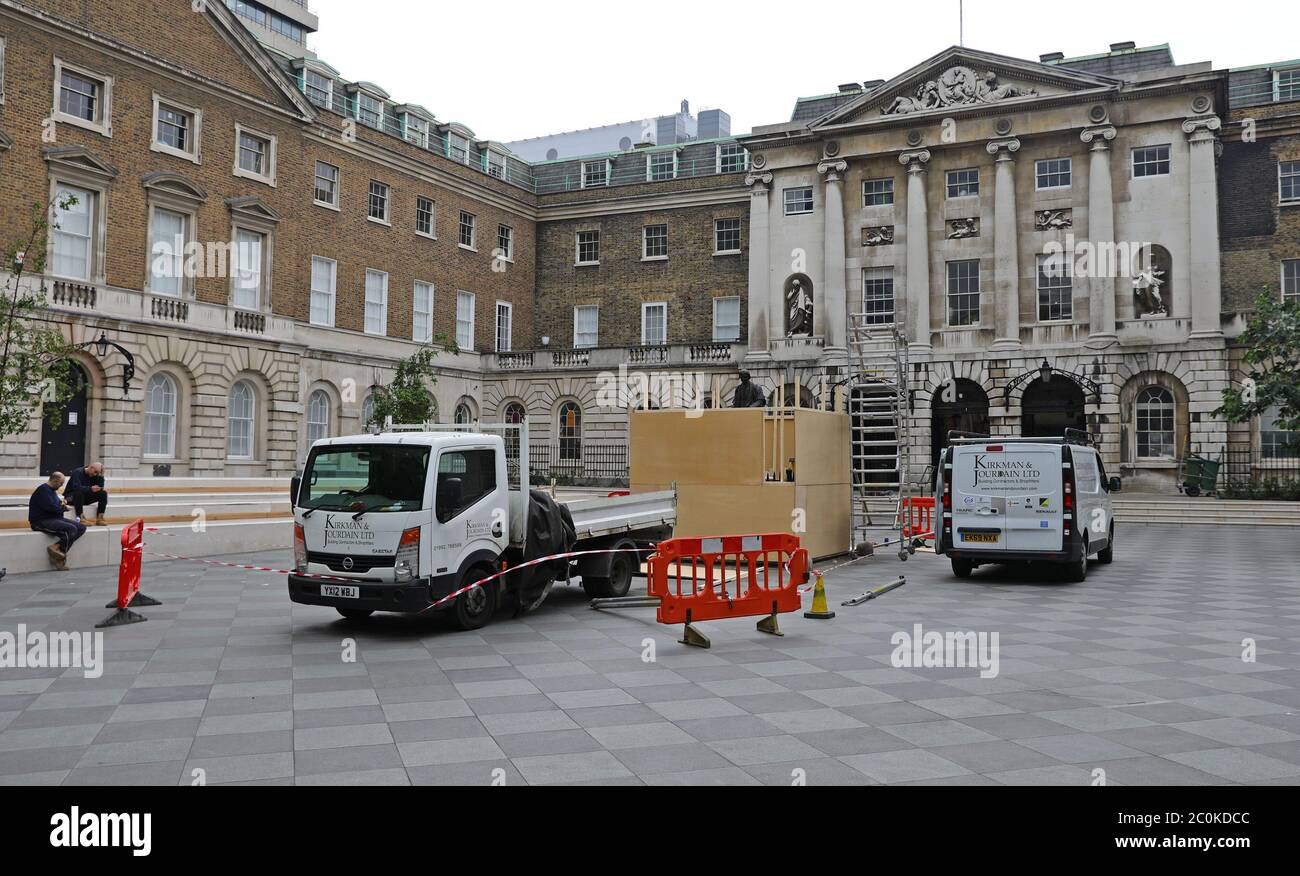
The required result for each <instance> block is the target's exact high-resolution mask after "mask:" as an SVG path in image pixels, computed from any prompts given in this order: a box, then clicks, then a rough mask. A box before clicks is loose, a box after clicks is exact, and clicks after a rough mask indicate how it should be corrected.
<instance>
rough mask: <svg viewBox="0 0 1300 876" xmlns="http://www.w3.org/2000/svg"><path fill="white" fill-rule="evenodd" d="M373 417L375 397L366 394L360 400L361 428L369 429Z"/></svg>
mask: <svg viewBox="0 0 1300 876" xmlns="http://www.w3.org/2000/svg"><path fill="white" fill-rule="evenodd" d="M374 418H375V397H374V396H373V395H368V396H366V397H365V398H364V399H363V400H362V402H361V428H362V429H369V428H370V421H371V420H373V419H374Z"/></svg>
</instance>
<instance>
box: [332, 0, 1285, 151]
mask: <svg viewBox="0 0 1300 876" xmlns="http://www.w3.org/2000/svg"><path fill="white" fill-rule="evenodd" d="M308 3H309V6H310V8H312V9H313V10H314V11H315V12H317V13H318V14H319V15H320V22H321V30H320V32H319V33H318V34H316V36H315V37H314V39H313V41H312V42H311V46H312V48H313V49H314V50H315V51H317V52H318V53H319V54H320V56H321V58H322V59H323V60H325V61H327V62H329V63H330V64H332V65H334V66H335V67H337V68H338V70H339V72H340V73H341V74H342V75H343V76H344V77H346V78H348V79H367V80H370V81H372V82H376V83H378V84H379V85H381V86H383V87H384V88H386V89H387V90H388V91H389V92H391V93H392V95H393V97H394V98H395V99H396V100H398V101H409V102H412V103H418V104H421V105H423V106H424V107H426V108H428V109H429V110H431V111H433V113H434V114H435V115H436V116H437V117H438V118H439V119H440V120H442V121H459V122H462V123H464V124H466V125H468V126H469V127H470V128H472V129H473V130H474V132H475V133H476V134H477V135H478V136H480V137H483V138H490V139H493V140H501V141H508V140H516V139H522V138H525V137H536V136H540V135H542V134H552V133H557V132H559V131H570V130H575V129H579V128H589V127H595V126H598V125H603V124H609V123H612V122H622V121H631V120H633V119H641V118H646V117H651V116H657V115H663V114H665V113H669V112H672V111H674V110H675V109H676V107H677V105H678V104H679V103H680V102H681V100H682V99H683V98H685V99H688V100H690V102H691V109H692V110H693V111H698V110H700V109H703V108H708V107H720V108H722V109H724V110H726V111H727V112H728V113H730V114H731V118H732V130H733V132H743V131H748V130H750V129H751V128H752V127H753V126H755V125H764V124H771V123H773V122H780V121H784V120H786V119H788V118H789V115H790V110H791V108H792V107H793V105H794V100H795V98H796V97H799V96H801V95H814V94H824V93H826V92H830V91H834V90H835V89H836V86H838V85H839V84H840V83H844V82H852V81H855V80H856V81H859V82H860V81H862V80H865V79H888V78H890V77H892V76H894V75H896V74H898V73H901V72H902V71H904V70H906V69H907V68H909V67H911V66H912V65H914V64H916V63H918V62H920V61H922V60H924V59H925V58H927V57H929V56H930V55H932V54H934V53H936V52H938V51H941V50H942V49H944V48H946V47H948V46H950V45H953V44H954V43H956V42H957V41H958V30H957V22H958V15H957V7H958V0H931V2H911V3H875V4H867V3H863V2H860V0H859V2H837V0H829V2H822V3H807V2H795V0H784V2H770V0H751V2H737V0H729V2H717V0H692V2H684V0H656V2H654V3H644V2H604V3H593V2H585V3H578V2H568V0H547V2H531V3H523V2H517V0H495V2H489V3H478V2H465V0H460V2H455V3H444V2H431V0H424V2H412V0H365V2H361V0H308ZM965 6H966V10H965V25H966V29H965V44H966V45H968V46H970V47H972V48H979V49H985V50H988V51H992V52H998V53H1001V54H1005V55H1013V56H1016V57H1022V58H1030V59H1037V58H1038V56H1039V55H1040V54H1042V53H1045V52H1053V51H1059V52H1064V53H1065V54H1066V56H1067V57H1072V56H1076V55H1086V54H1094V53H1097V52H1102V51H1105V50H1106V49H1107V47H1108V46H1109V45H1110V44H1111V43H1113V42H1120V41H1123V40H1133V41H1135V42H1136V43H1137V44H1138V45H1139V46H1147V45H1156V44H1159V43H1166V42H1167V43H1169V44H1170V46H1171V47H1172V49H1173V52H1174V60H1175V61H1177V62H1179V63H1189V62H1192V61H1207V60H1208V61H1213V62H1214V64H1215V66H1216V67H1220V68H1224V67H1243V66H1254V65H1258V64H1268V63H1274V62H1278V61H1285V60H1290V59H1292V58H1294V57H1296V56H1297V55H1300V44H1297V43H1296V40H1295V34H1296V33H1297V32H1298V30H1300V28H1297V25H1300V3H1296V2H1294V0H1289V2H1280V0H1235V2H1233V3H1231V4H1223V3H1218V2H1215V3H1210V2H1204V0H1190V2H1179V3H1173V2H1156V0H1146V2H1134V0H1085V2H1081V3H1068V4H1066V3H1039V2H1023V0H1022V2H1015V0H1010V2H1008V0H965Z"/></svg>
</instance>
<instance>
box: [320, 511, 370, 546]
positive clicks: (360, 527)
mask: <svg viewBox="0 0 1300 876" xmlns="http://www.w3.org/2000/svg"><path fill="white" fill-rule="evenodd" d="M374 543H375V533H374V531H373V530H371V528H370V524H369V523H367V522H366V521H365V520H353V519H351V516H350V515H349V516H347V517H344V518H343V519H339V518H336V517H335V516H334V515H333V514H327V515H325V546H326V547H329V546H330V545H344V546H347V547H357V546H359V545H368V546H372V545H374Z"/></svg>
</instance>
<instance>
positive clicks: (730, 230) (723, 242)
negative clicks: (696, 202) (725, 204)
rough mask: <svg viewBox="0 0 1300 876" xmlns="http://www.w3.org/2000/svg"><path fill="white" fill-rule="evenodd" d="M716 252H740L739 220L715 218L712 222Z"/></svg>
mask: <svg viewBox="0 0 1300 876" xmlns="http://www.w3.org/2000/svg"><path fill="white" fill-rule="evenodd" d="M713 235H714V241H713V248H714V250H715V251H716V252H740V220H739V219H717V220H715V221H714V223H713Z"/></svg>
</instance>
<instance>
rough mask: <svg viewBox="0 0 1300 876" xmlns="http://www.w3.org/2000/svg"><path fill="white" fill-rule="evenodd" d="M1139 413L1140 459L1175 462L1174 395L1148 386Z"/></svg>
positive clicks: (1137, 412) (1139, 399) (1139, 400)
mask: <svg viewBox="0 0 1300 876" xmlns="http://www.w3.org/2000/svg"><path fill="white" fill-rule="evenodd" d="M1135 413H1136V416H1135V417H1134V421H1135V422H1136V424H1137V429H1136V432H1137V458H1138V459H1173V458H1174V397H1173V394H1172V393H1170V392H1169V390H1167V389H1165V388H1163V387H1160V386H1148V387H1147V388H1146V389H1144V390H1142V391H1141V392H1140V393H1138V397H1137V410H1136V412H1135Z"/></svg>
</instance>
